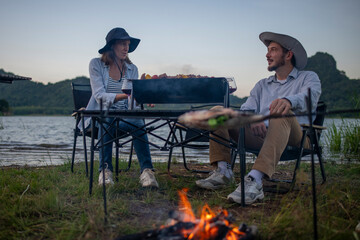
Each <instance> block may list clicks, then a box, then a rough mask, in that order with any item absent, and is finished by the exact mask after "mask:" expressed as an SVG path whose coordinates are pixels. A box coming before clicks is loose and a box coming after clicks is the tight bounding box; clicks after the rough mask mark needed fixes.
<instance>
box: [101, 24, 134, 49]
mask: <svg viewBox="0 0 360 240" xmlns="http://www.w3.org/2000/svg"><path fill="white" fill-rule="evenodd" d="M105 40H106V45H105V46H104V47H103V48H101V49H100V50H99V53H100V54H102V53H104V52H106V51H109V50H110V49H111V45H112V44H113V43H114V42H115V41H116V40H130V46H129V53H131V52H133V51H134V50H135V49H136V48H137V46H138V45H139V43H140V39H138V38H133V37H130V36H129V34H128V33H127V32H126V31H125V29H123V28H113V29H111V30H110V32H109V33H108V34H107V35H106V38H105Z"/></svg>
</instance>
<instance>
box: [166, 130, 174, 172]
mask: <svg viewBox="0 0 360 240" xmlns="http://www.w3.org/2000/svg"><path fill="white" fill-rule="evenodd" d="M174 135H175V133H174V134H173V136H172V137H171V143H174V139H175V136H174ZM172 152H173V147H172V146H170V149H169V158H168V164H167V171H168V173H169V174H170V165H171V157H172Z"/></svg>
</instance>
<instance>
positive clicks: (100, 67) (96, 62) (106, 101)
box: [78, 58, 139, 129]
mask: <svg viewBox="0 0 360 240" xmlns="http://www.w3.org/2000/svg"><path fill="white" fill-rule="evenodd" d="M125 65H126V67H127V70H126V73H125V78H127V79H138V77H139V73H138V69H137V67H136V66H135V65H134V64H128V63H125ZM89 74H90V84H91V91H92V95H91V98H90V100H89V103H88V105H87V107H86V110H100V101H101V100H102V101H103V106H104V107H103V109H104V110H107V109H109V108H110V107H111V105H112V104H113V103H114V100H115V97H116V93H107V92H106V89H107V86H108V82H109V66H106V65H105V63H104V62H102V61H101V59H100V58H93V59H92V60H91V61H90V64H89ZM84 120H85V128H87V127H88V126H89V124H90V120H91V118H85V119H84ZM78 128H79V129H82V125H81V122H80V123H79V125H78Z"/></svg>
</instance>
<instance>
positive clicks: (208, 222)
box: [170, 189, 244, 240]
mask: <svg viewBox="0 0 360 240" xmlns="http://www.w3.org/2000/svg"><path fill="white" fill-rule="evenodd" d="M187 192H188V189H182V190H181V191H178V194H179V197H180V200H179V212H180V213H181V217H182V219H181V221H183V222H192V223H194V224H195V227H194V228H193V229H182V232H181V233H182V235H183V236H184V238H186V239H192V240H209V239H214V238H215V237H216V236H218V234H219V231H220V227H219V226H220V225H223V226H226V228H227V229H228V230H227V233H226V236H225V237H224V239H226V240H237V239H240V238H241V236H243V235H244V233H243V232H241V231H240V230H239V229H238V228H236V227H234V226H233V225H232V224H231V223H230V222H229V221H228V220H227V219H226V218H227V217H228V216H229V213H228V211H226V210H221V211H219V212H218V214H217V215H216V214H215V213H214V212H213V211H212V210H211V209H210V207H209V206H208V205H207V204H205V205H204V206H203V208H202V211H201V216H200V219H197V218H196V217H195V215H194V213H193V211H192V208H191V204H190V202H189V200H188V198H187V196H186V193H187ZM175 223H176V221H175V220H173V221H172V223H171V224H170V225H173V224H175Z"/></svg>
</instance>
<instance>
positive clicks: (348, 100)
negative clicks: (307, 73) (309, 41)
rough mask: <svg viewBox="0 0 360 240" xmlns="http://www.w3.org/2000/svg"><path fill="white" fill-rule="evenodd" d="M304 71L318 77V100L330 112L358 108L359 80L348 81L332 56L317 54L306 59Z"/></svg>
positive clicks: (359, 95)
mask: <svg viewBox="0 0 360 240" xmlns="http://www.w3.org/2000/svg"><path fill="white" fill-rule="evenodd" d="M306 70H311V71H314V72H316V73H317V74H318V75H319V78H320V80H321V86H322V94H321V97H320V99H321V100H323V101H324V102H325V103H326V104H327V105H328V108H329V109H330V110H335V109H345V108H346V109H349V108H355V107H357V108H359V107H360V106H359V101H360V79H356V80H355V79H349V78H348V77H347V76H346V74H345V72H343V71H340V70H338V69H337V67H336V61H335V59H334V57H333V56H331V55H330V54H328V53H322V52H317V53H316V54H315V55H314V56H312V57H310V58H309V59H308V64H307V67H306ZM356 105H357V106H356Z"/></svg>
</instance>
